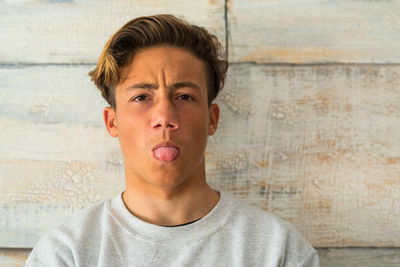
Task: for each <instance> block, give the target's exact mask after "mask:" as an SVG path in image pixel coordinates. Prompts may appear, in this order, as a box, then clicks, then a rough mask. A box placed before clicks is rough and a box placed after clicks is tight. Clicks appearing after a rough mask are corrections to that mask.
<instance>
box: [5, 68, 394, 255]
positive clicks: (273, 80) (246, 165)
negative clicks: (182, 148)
mask: <svg viewBox="0 0 400 267" xmlns="http://www.w3.org/2000/svg"><path fill="white" fill-rule="evenodd" d="M85 68H86V67H71V68H68V67H64V66H48V67H30V68H18V69H7V70H5V69H2V70H1V71H0V73H2V74H1V75H3V76H2V77H3V78H4V79H0V83H1V86H0V94H2V96H5V95H6V96H7V101H3V100H1V101H2V102H1V105H0V125H2V127H1V128H0V149H1V153H0V191H1V192H0V193H1V194H0V196H1V197H0V214H1V215H0V216H2V217H1V220H0V223H3V225H1V226H0V229H1V230H0V232H1V235H2V237H1V238H0V242H3V243H2V244H0V247H1V246H16V247H18V246H19V247H29V246H31V245H32V244H33V243H34V240H36V239H37V238H38V237H39V236H40V235H41V234H42V233H43V232H44V231H46V230H47V229H48V228H51V227H52V226H53V225H55V224H57V223H58V222H59V221H61V220H63V219H64V218H65V217H66V216H68V215H69V214H70V213H71V212H73V211H75V210H77V209H80V208H83V207H85V206H87V205H90V204H92V203H94V202H96V201H98V200H99V199H100V198H106V197H109V196H112V195H114V194H115V193H116V192H118V191H119V190H120V188H121V187H122V185H121V184H120V182H121V180H122V179H123V178H122V177H123V167H122V156H121V153H120V152H119V148H118V141H117V139H113V138H111V137H109V136H108V135H107V133H106V131H105V129H104V126H102V122H101V118H100V117H96V116H95V115H93V114H92V113H91V112H94V113H96V112H98V113H100V114H101V109H102V108H101V106H102V104H104V102H101V101H102V100H101V98H100V95H99V94H98V92H96V89H95V88H91V89H90V88H89V87H88V86H89V84H86V83H88V81H87V80H88V77H87V76H86V72H87V69H85ZM30 72H32V73H33V74H32V77H31V78H29V75H30V74H29V73H30ZM63 72H65V73H66V77H62V76H60V77H59V78H54V80H51V81H50V82H49V85H45V84H46V83H45V81H46V79H45V77H48V78H49V79H52V77H50V76H57V75H59V74H60V73H63ZM82 72H83V73H84V74H82ZM78 73H79V74H78ZM25 76H26V77H27V78H26V79H27V80H26V81H27V82H26V83H24V82H21V83H20V84H19V83H17V82H11V81H14V80H18V78H19V77H25ZM7 77H9V78H7ZM33 77H36V78H37V84H38V86H37V87H35V88H37V89H34V90H38V91H37V96H36V98H35V94H32V92H31V91H34V90H33V89H32V88H31V87H30V86H23V85H25V84H27V85H31V84H34V85H35V80H34V78H33ZM399 77H400V66H398V65H397V66H390V65H387V66H386V65H379V66H375V65H362V66H358V65H333V66H297V67H293V66H267V65H264V66H262V65H253V64H233V65H232V66H231V68H230V72H229V77H228V81H227V84H226V88H225V89H224V90H223V91H222V94H221V95H220V97H219V99H218V102H219V103H220V105H221V109H222V114H221V124H220V128H219V130H218V132H217V134H216V136H213V137H212V138H211V139H210V140H209V146H208V149H207V157H206V159H207V176H208V178H209V181H210V183H211V184H212V185H213V186H214V187H215V188H219V189H222V190H227V191H230V192H233V193H235V194H237V195H238V196H239V197H241V198H243V200H245V201H247V202H248V203H250V204H252V205H255V206H258V207H261V208H264V209H266V210H269V211H271V212H273V213H275V214H277V215H279V216H281V217H282V218H284V219H286V220H289V221H291V222H292V223H294V225H295V226H296V227H297V228H298V229H299V230H300V231H301V232H302V233H303V234H304V235H305V236H306V238H307V239H308V240H310V241H311V243H312V244H313V245H314V246H336V247H340V246H344V247H346V246H399V240H398V238H397V237H398V236H400V233H399V230H398V229H400V227H399V221H398V217H399V215H400V205H399V203H400V201H399V196H400V182H399V181H400V179H399V173H400V160H399V158H400V154H399V151H400V142H399V139H398V138H397V137H398V136H399V135H400V128H399V127H398V125H400V115H399V114H400V91H399V88H400V79H399ZM68 78H71V80H72V79H73V80H76V81H75V82H74V83H73V84H69V82H70V81H69V79H68ZM24 79H25V78H24ZM64 83H66V84H64ZM67 84H69V85H70V86H67ZM41 85H43V86H41ZM71 85H74V86H71ZM35 86H36V85H35ZM3 88H6V89H3ZM39 88H40V89H39ZM46 88H47V89H46ZM54 88H58V89H54ZM77 88H79V90H81V91H76V90H78V89H77ZM13 90H14V92H12V91H13ZM86 90H93V91H92V93H93V95H92V93H90V94H89V95H85V94H86V93H85V91H86ZM80 94H83V95H82V97H81V98H79V99H77V100H76V101H77V102H76V103H74V102H73V100H74V99H76V96H77V95H80ZM25 98H27V99H25ZM0 99H3V97H1V98H0ZM23 99H24V100H23ZM33 99H37V104H38V105H47V106H48V109H47V110H48V112H47V116H44V115H43V113H35V112H31V110H32V107H33V105H34V104H35V103H36V102H35V101H34V100H33ZM60 99H61V100H60ZM68 99H69V100H68ZM67 100H68V101H67ZM100 100H101V101H100ZM97 101H99V102H97ZM64 102H66V103H69V104H68V105H66V106H67V107H68V108H64V109H57V105H63V104H65V103H64ZM95 102H96V103H97V104H94V103H95ZM86 105H87V106H86ZM26 106H27V107H26ZM18 107H21V110H19V109H18ZM75 109H77V110H78V111H75ZM39 110H40V109H39ZM69 116H71V117H73V118H74V119H71V118H70V117H69ZM70 170H72V173H70V172H69V171H70ZM93 177H94V178H95V179H94V178H93ZM115 177H121V178H122V179H115ZM93 179H94V180H93ZM110 179H112V180H110ZM108 184H109V185H110V188H109V191H108V189H106V187H105V186H104V185H108ZM63 186H66V187H63ZM88 188H93V190H98V191H99V192H100V193H99V197H92V196H95V195H94V193H90V192H92V191H89V193H87V192H86V191H84V190H87V189H88ZM69 194H73V195H74V196H76V197H77V198H76V203H71V201H70V200H69V197H68V196H69ZM77 203H83V206H82V205H81V206H80V205H79V204H77ZM35 212H37V214H38V215H37V216H38V217H40V218H42V219H41V220H43V221H45V220H46V219H47V220H48V221H47V224H46V222H43V223H41V224H43V228H41V229H38V228H35V227H34V226H33V225H30V224H29V222H32V221H35V222H37V220H38V218H37V217H34V216H35ZM49 218H53V219H52V220H51V219H49ZM6 221H8V222H9V223H8V224H5V225H4V223H5V222H6ZM24 221H25V222H27V224H23V223H22V222H24ZM10 222H11V223H10ZM13 225H14V226H13ZM11 234H14V237H15V238H14V240H17V241H13V242H14V243H13V242H11V241H10V239H12V238H11V237H10V236H11ZM4 236H9V238H8V240H7V239H6V238H3V237H4ZM4 240H7V243H5V241H4Z"/></svg>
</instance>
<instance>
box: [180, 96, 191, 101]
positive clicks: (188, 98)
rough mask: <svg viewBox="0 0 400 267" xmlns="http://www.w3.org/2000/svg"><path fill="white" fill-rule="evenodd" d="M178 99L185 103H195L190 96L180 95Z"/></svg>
mask: <svg viewBox="0 0 400 267" xmlns="http://www.w3.org/2000/svg"><path fill="white" fill-rule="evenodd" d="M178 99H179V100H183V101H194V98H193V97H191V96H190V95H180V96H179V97H178Z"/></svg>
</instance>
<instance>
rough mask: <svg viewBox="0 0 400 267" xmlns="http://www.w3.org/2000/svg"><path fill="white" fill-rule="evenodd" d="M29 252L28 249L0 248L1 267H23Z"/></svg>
mask: <svg viewBox="0 0 400 267" xmlns="http://www.w3.org/2000/svg"><path fill="white" fill-rule="evenodd" d="M30 252H31V250H30V249H4V248H0V266H1V267H23V266H25V261H26V259H27V258H28V256H29V253H30Z"/></svg>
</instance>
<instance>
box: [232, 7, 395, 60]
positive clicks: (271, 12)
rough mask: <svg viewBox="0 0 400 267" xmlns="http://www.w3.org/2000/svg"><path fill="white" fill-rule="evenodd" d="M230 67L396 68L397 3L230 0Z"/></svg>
mask: <svg viewBox="0 0 400 267" xmlns="http://www.w3.org/2000/svg"><path fill="white" fill-rule="evenodd" d="M228 21H229V23H228V27H229V34H228V36H229V55H230V61H232V62H238V61H252V62H260V63H325V62H342V63H343V62H344V63H399V62H400V61H399V60H400V48H399V45H398V43H399V42H400V2H399V1H362V0H355V1H323V0H306V1H297V0H284V1H282V0H279V1H263V0H230V1H229V13H228Z"/></svg>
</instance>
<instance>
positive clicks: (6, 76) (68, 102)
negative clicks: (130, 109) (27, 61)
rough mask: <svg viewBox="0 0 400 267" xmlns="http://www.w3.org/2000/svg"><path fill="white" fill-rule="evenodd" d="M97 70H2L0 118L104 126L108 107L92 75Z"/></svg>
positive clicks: (63, 67)
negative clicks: (104, 115) (92, 80)
mask: <svg viewBox="0 0 400 267" xmlns="http://www.w3.org/2000/svg"><path fill="white" fill-rule="evenodd" d="M0 31H1V30H0ZM93 68H94V66H33V67H18V68H17V67H15V68H7V67H4V66H3V67H2V68H1V67H0V116H1V117H2V118H6V119H8V120H11V119H15V120H18V121H25V120H26V121H29V123H35V124H36V123H44V124H49V123H66V124H85V125H92V126H98V127H103V125H104V124H103V116H102V110H103V108H104V107H105V106H106V105H107V104H106V102H105V101H104V100H103V99H102V97H101V94H100V91H99V90H98V89H97V88H96V87H95V86H94V84H93V83H92V82H91V81H90V77H89V76H88V72H89V71H90V70H91V69H93Z"/></svg>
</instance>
